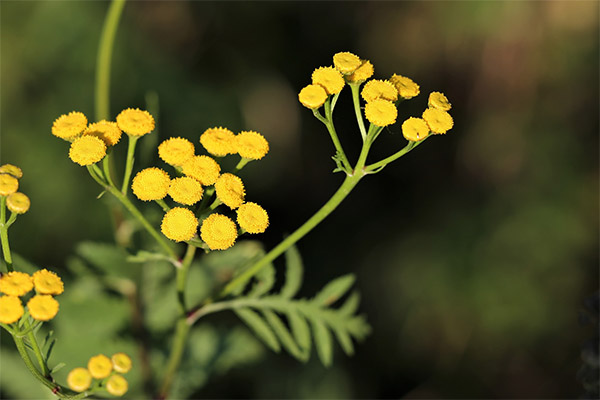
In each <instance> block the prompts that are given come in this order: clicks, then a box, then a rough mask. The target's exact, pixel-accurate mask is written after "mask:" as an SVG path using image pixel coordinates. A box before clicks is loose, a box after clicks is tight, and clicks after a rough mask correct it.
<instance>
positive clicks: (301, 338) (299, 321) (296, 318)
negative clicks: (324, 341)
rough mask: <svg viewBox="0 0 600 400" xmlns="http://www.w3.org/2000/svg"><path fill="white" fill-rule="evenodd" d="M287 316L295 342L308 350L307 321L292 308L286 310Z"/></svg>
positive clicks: (308, 331)
mask: <svg viewBox="0 0 600 400" xmlns="http://www.w3.org/2000/svg"><path fill="white" fill-rule="evenodd" d="M287 317H288V321H289V323H290V328H291V330H292V334H293V335H294V338H296V342H297V343H298V345H299V346H300V347H301V348H302V349H303V350H304V351H305V352H307V353H308V352H310V344H311V340H310V328H309V326H308V322H306V319H304V317H303V316H301V315H300V313H299V312H298V311H296V310H294V309H290V310H289V311H288V312H287Z"/></svg>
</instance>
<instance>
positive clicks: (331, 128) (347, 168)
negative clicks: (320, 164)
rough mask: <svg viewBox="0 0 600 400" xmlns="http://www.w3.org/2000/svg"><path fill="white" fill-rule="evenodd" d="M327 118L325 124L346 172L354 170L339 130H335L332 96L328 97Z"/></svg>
mask: <svg viewBox="0 0 600 400" xmlns="http://www.w3.org/2000/svg"><path fill="white" fill-rule="evenodd" d="M325 118H327V123H326V124H325V126H326V127H327V131H329V135H330V136H331V140H332V141H333V145H334V146H335V149H336V151H337V153H338V155H339V158H340V161H341V162H342V165H343V166H344V169H345V171H346V173H348V172H349V171H351V170H352V167H351V166H350V163H349V162H348V158H346V153H344V149H343V147H342V144H341V143H340V140H339V139H338V135H337V132H336V131H335V126H334V124H333V115H332V112H331V98H328V99H327V101H326V102H325Z"/></svg>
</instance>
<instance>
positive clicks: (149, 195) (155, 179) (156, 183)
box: [131, 167, 171, 201]
mask: <svg viewBox="0 0 600 400" xmlns="http://www.w3.org/2000/svg"><path fill="white" fill-rule="evenodd" d="M170 184H171V178H169V174H167V173H166V172H165V171H163V170H162V169H160V168H156V167H150V168H146V169H143V170H141V171H140V172H138V173H137V175H136V176H135V178H133V183H132V184H131V189H132V190H133V194H135V195H136V197H137V198H138V199H140V200H144V201H150V200H160V199H164V198H165V196H166V195H167V192H168V190H169V185H170Z"/></svg>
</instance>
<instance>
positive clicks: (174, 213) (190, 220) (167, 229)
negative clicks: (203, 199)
mask: <svg viewBox="0 0 600 400" xmlns="http://www.w3.org/2000/svg"><path fill="white" fill-rule="evenodd" d="M197 229H198V220H197V219H196V216H195V215H194V213H193V212H192V211H190V210H188V209H187V208H183V207H175V208H172V209H170V210H169V211H167V213H166V214H165V216H164V217H163V220H162V224H161V225H160V230H161V231H162V233H163V234H164V235H165V236H166V237H168V238H169V239H171V240H174V241H176V242H184V241H186V240H190V239H191V238H193V237H194V235H195V234H196V230H197Z"/></svg>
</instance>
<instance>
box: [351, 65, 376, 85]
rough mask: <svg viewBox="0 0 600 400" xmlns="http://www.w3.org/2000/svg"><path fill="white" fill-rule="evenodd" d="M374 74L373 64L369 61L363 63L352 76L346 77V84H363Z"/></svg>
mask: <svg viewBox="0 0 600 400" xmlns="http://www.w3.org/2000/svg"><path fill="white" fill-rule="evenodd" d="M374 73H375V68H373V64H371V62H370V61H368V60H365V61H363V63H362V65H361V66H360V67H358V68H357V70H356V71H354V72H353V73H352V74H350V75H348V76H346V79H347V80H348V82H354V83H360V82H364V81H366V80H367V79H369V78H370V77H372V76H373V74H374Z"/></svg>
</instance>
